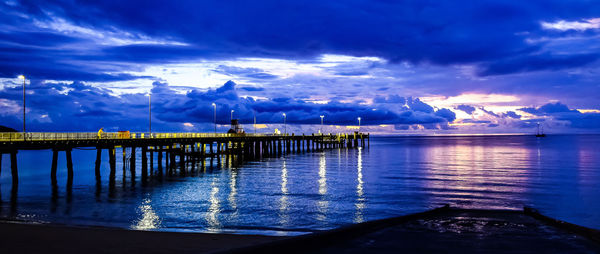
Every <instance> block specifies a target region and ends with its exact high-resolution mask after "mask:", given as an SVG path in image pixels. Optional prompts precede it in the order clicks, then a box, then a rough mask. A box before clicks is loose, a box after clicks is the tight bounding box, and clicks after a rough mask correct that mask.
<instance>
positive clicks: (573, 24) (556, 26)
mask: <svg viewBox="0 0 600 254" xmlns="http://www.w3.org/2000/svg"><path fill="white" fill-rule="evenodd" d="M541 25H542V28H544V29H553V30H559V31H568V30H576V31H585V30H588V29H598V28H600V18H593V19H586V20H583V21H565V20H559V21H556V22H552V23H551V22H545V21H543V22H541Z"/></svg>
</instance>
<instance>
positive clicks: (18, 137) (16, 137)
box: [0, 132, 356, 142]
mask: <svg viewBox="0 0 600 254" xmlns="http://www.w3.org/2000/svg"><path fill="white" fill-rule="evenodd" d="M286 136H288V137H289V136H291V135H290V134H287V135H283V134H264V133H244V134H237V133H193V132H183V133H163V132H161V133H142V132H140V133H130V132H103V133H101V134H98V133H96V132H27V133H25V134H23V133H22V132H0V142H2V141H54V140H98V139H101V140H102V139H169V138H220V137H286ZM296 136H301V135H296ZM305 136H307V137H308V136H312V134H310V135H305ZM315 136H322V137H323V138H326V139H337V140H338V141H339V140H340V138H341V137H345V138H348V135H347V134H316V135H315ZM355 138H356V137H355Z"/></svg>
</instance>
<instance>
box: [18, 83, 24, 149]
mask: <svg viewBox="0 0 600 254" xmlns="http://www.w3.org/2000/svg"><path fill="white" fill-rule="evenodd" d="M19 79H22V80H23V140H25V76H23V75H19Z"/></svg>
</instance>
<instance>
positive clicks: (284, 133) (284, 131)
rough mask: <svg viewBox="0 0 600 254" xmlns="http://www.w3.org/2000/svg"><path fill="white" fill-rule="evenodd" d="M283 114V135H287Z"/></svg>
mask: <svg viewBox="0 0 600 254" xmlns="http://www.w3.org/2000/svg"><path fill="white" fill-rule="evenodd" d="M285 118H286V117H285V113H283V135H287V125H286V124H285Z"/></svg>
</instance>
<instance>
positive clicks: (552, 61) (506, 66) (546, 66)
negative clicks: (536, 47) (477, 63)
mask: <svg viewBox="0 0 600 254" xmlns="http://www.w3.org/2000/svg"><path fill="white" fill-rule="evenodd" d="M599 57H600V54H598V53H585V54H570V55H553V54H542V55H525V56H518V57H514V58H509V59H504V60H499V61H496V62H492V63H490V64H489V65H487V66H485V67H483V69H482V70H481V71H480V72H479V73H478V74H479V75H480V76H490V75H503V74H511V73H518V72H530V71H541V70H561V69H569V68H575V67H581V66H585V65H587V64H590V63H593V62H595V61H597V60H598V58H599Z"/></svg>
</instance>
